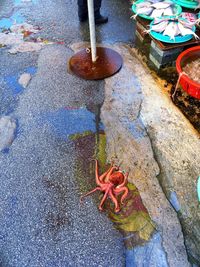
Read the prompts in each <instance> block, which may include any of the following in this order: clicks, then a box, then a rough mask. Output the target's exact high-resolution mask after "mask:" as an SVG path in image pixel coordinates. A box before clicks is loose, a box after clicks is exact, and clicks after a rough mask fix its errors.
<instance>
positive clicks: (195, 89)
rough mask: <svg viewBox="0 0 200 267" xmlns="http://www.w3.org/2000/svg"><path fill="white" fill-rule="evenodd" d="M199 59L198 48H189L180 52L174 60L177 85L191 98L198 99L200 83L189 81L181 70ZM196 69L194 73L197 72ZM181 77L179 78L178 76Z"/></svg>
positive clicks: (199, 97) (199, 47) (199, 48)
mask: <svg viewBox="0 0 200 267" xmlns="http://www.w3.org/2000/svg"><path fill="white" fill-rule="evenodd" d="M197 58H200V46H195V47H192V48H189V49H187V50H185V51H184V52H182V53H181V54H180V55H179V56H178V58H177V60H176V69H177V71H178V74H179V83H180V85H181V86H182V88H183V89H184V90H185V91H186V92H187V93H188V94H189V95H191V96H193V97H195V98H198V99H200V83H197V82H195V81H193V80H191V79H190V78H189V77H188V76H187V75H185V74H184V73H183V70H182V68H183V67H184V66H185V65H186V64H187V63H189V62H191V61H193V60H195V59H197ZM199 71H200V69H197V70H196V72H199ZM180 75H181V76H180Z"/></svg>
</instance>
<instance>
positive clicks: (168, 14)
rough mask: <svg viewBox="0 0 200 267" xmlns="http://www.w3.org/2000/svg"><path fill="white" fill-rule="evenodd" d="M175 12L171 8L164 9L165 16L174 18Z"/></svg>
mask: <svg viewBox="0 0 200 267" xmlns="http://www.w3.org/2000/svg"><path fill="white" fill-rule="evenodd" d="M173 14H174V12H173V9H172V7H171V6H169V7H167V8H165V9H164V12H163V15H164V16H173Z"/></svg>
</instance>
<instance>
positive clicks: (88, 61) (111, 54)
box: [69, 47, 123, 80]
mask: <svg viewBox="0 0 200 267" xmlns="http://www.w3.org/2000/svg"><path fill="white" fill-rule="evenodd" d="M97 56H98V57H97V60H96V61H95V62H92V56H91V50H89V51H87V49H84V50H81V51H79V52H78V53H76V54H75V55H74V56H72V57H71V59H70V60H69V68H70V70H71V71H72V72H73V73H74V74H75V75H77V76H79V77H81V78H83V79H86V80H102V79H104V78H107V77H110V76H112V75H113V74H115V73H116V72H118V71H119V70H120V69H121V67H122V63H123V60H122V57H121V56H120V55H119V54H118V53H117V52H116V51H114V50H112V49H110V48H106V47H97Z"/></svg>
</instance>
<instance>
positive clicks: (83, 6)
mask: <svg viewBox="0 0 200 267" xmlns="http://www.w3.org/2000/svg"><path fill="white" fill-rule="evenodd" d="M100 7H101V0H94V16H95V17H96V18H97V17H98V16H99V15H100ZM87 14H88V8H87V0H78V16H79V18H83V17H85V16H87Z"/></svg>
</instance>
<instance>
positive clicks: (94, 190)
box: [80, 187, 102, 202]
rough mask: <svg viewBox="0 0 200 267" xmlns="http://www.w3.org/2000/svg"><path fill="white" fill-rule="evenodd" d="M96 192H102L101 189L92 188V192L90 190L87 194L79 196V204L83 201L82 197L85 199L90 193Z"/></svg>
mask: <svg viewBox="0 0 200 267" xmlns="http://www.w3.org/2000/svg"><path fill="white" fill-rule="evenodd" d="M98 190H99V191H102V188H101V187H96V188H94V189H93V190H91V191H90V192H88V193H87V194H85V195H83V196H81V197H80V202H82V201H83V198H84V197H87V196H89V195H91V194H92V193H94V192H96V191H98Z"/></svg>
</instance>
